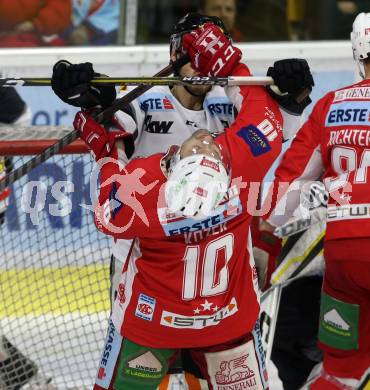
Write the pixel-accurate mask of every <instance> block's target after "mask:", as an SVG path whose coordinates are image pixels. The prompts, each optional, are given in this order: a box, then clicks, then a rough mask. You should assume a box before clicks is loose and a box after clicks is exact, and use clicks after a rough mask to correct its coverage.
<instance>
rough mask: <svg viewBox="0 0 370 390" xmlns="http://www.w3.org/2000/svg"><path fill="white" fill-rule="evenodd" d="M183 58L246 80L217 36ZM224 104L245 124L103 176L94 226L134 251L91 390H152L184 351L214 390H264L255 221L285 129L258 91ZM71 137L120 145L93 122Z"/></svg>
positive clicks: (112, 163)
mask: <svg viewBox="0 0 370 390" xmlns="http://www.w3.org/2000/svg"><path fill="white" fill-rule="evenodd" d="M184 46H185V49H186V50H187V52H188V53H189V55H190V57H191V61H192V66H193V67H194V68H195V69H197V70H198V71H199V72H200V74H202V75H212V76H215V75H217V76H227V75H231V74H232V75H245V76H246V75H249V74H250V73H249V70H248V68H247V67H246V66H245V65H243V64H241V63H239V60H240V57H241V53H240V51H239V49H237V48H236V47H234V46H233V45H232V44H231V43H230V41H229V40H228V39H226V38H225V36H224V35H223V34H222V33H221V31H220V30H219V28H218V27H216V26H215V25H213V24H208V23H206V24H205V25H203V26H202V27H200V28H198V29H196V30H195V31H193V32H191V33H190V34H188V35H187V36H185V37H184ZM215 59H217V61H215ZM228 92H229V97H230V99H231V100H232V102H233V103H234V104H235V105H236V107H237V109H238V111H239V114H238V116H237V118H236V121H235V122H234V124H233V125H232V126H231V127H230V128H229V129H226V130H225V133H223V134H219V135H217V137H216V138H215V139H214V138H213V137H212V136H211V133H209V132H208V131H205V130H199V131H197V132H195V133H194V134H193V135H192V136H191V137H190V138H189V139H188V140H187V141H185V143H184V144H183V145H182V146H181V148H171V149H170V150H169V152H168V153H167V154H163V153H161V154H156V155H153V156H151V157H148V158H137V159H134V160H132V161H131V162H129V164H128V165H126V166H125V167H123V166H121V167H120V166H119V163H118V162H117V160H116V157H117V154H118V153H119V151H117V150H116V148H115V147H113V149H112V153H111V154H110V155H109V156H108V161H106V162H105V163H104V164H103V165H102V168H101V177H100V181H101V191H100V196H99V204H98V207H97V209H96V211H95V219H96V225H97V227H98V228H99V229H100V230H101V231H103V232H104V233H106V234H109V235H112V236H115V237H117V238H127V239H130V238H132V239H134V245H133V247H132V251H131V254H130V259H129V261H127V262H126V263H125V268H124V269H123V272H122V276H121V283H120V285H119V294H118V298H117V299H116V300H115V302H114V305H113V311H112V316H111V321H110V324H109V332H108V336H107V339H106V343H105V347H104V350H103V354H102V358H101V361H100V365H99V369H98V375H97V379H96V385H95V390H98V389H99V390H100V389H113V388H115V389H143V390H144V389H145V390H149V389H155V388H156V386H157V385H158V384H159V383H160V381H161V379H162V378H163V376H164V375H165V373H166V371H167V369H168V366H169V364H170V362H171V361H172V360H173V359H174V358H175V357H176V354H177V352H178V349H179V348H189V349H190V353H191V355H192V357H193V359H194V361H195V363H196V364H197V365H198V367H199V368H200V370H201V372H202V374H203V375H204V377H205V378H206V379H207V382H208V384H209V386H210V388H211V389H217V388H219V387H220V386H228V385H231V384H232V385H235V386H244V387H248V386H249V387H251V386H252V387H253V388H255V389H256V390H257V389H258V390H262V389H267V388H268V384H267V371H266V367H265V364H264V357H263V350H262V345H261V341H260V329H259V323H258V317H259V300H258V285H257V274H256V269H255V266H254V262H253V258H252V257H251V256H250V254H251V239H250V221H251V218H252V216H251V215H252V214H253V212H254V211H255V208H256V204H257V198H258V192H259V183H260V182H261V181H262V179H263V177H264V176H265V174H266V172H267V170H268V169H269V168H270V166H271V164H272V163H273V161H274V160H275V158H276V157H277V156H278V155H279V153H280V151H281V143H282V126H283V119H282V115H281V113H280V111H279V109H278V105H277V103H276V102H275V101H274V100H273V99H272V97H271V96H270V95H269V94H268V93H267V92H266V90H265V89H264V88H262V87H232V88H230V90H229V91H228ZM74 125H75V127H76V128H77V129H79V130H80V132H81V137H82V138H83V139H84V140H85V141H88V140H90V142H88V144H89V147H90V148H91V149H92V150H94V144H96V145H99V147H100V146H101V144H102V142H101V139H103V140H104V139H107V140H108V141H107V142H108V143H109V144H110V146H111V145H112V144H111V142H110V141H111V140H112V138H109V139H108V138H105V134H106V131H105V129H104V128H103V127H101V126H100V125H99V124H97V123H96V122H94V121H93V120H92V119H91V117H89V115H88V114H86V113H83V112H80V113H78V114H77V116H76V119H75V122H74ZM211 130H212V129H211ZM91 139H95V140H96V142H94V141H93V142H91ZM103 143H104V141H103ZM101 164H102V163H101ZM122 336H123V337H124V339H123V341H122Z"/></svg>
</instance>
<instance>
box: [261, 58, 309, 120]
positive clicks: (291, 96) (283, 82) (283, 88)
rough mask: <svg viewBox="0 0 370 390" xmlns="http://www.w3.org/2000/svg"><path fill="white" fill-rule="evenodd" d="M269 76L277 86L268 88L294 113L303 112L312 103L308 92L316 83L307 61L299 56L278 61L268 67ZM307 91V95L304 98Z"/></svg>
mask: <svg viewBox="0 0 370 390" xmlns="http://www.w3.org/2000/svg"><path fill="white" fill-rule="evenodd" d="M267 76H271V77H272V78H273V79H274V83H275V86H268V87H267V89H268V91H269V93H270V95H271V96H272V97H273V98H274V99H275V100H276V101H277V102H278V103H279V105H280V106H281V107H282V108H284V109H286V110H287V111H289V112H292V113H293V114H299V115H300V114H302V112H303V110H304V109H305V108H306V107H307V106H308V105H309V104H310V103H311V99H310V97H309V96H308V94H309V93H310V92H311V91H312V87H313V86H314V85H315V83H314V81H313V78H312V74H311V70H310V67H309V66H308V63H307V61H306V60H304V59H299V58H289V59H286V60H280V61H276V62H274V66H270V67H269V68H268V70H267ZM276 87H277V88H276ZM305 92H306V93H307V96H305V97H303V98H302V95H304V94H305Z"/></svg>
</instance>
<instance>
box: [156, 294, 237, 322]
mask: <svg viewBox="0 0 370 390" xmlns="http://www.w3.org/2000/svg"><path fill="white" fill-rule="evenodd" d="M212 305H213V303H211V302H208V301H207V300H206V301H205V303H204V304H201V306H202V307H203V308H202V309H200V308H197V309H195V310H194V312H195V313H196V314H198V315H195V316H184V315H182V314H177V313H171V312H169V311H165V310H163V312H162V318H161V325H163V326H168V327H170V328H177V329H203V328H206V327H208V326H214V325H218V324H219V323H220V322H221V321H222V320H223V319H225V318H227V317H230V316H232V315H233V314H235V313H236V312H237V311H238V306H237V303H236V299H235V298H232V299H231V301H230V303H229V304H228V305H227V306H225V307H223V308H221V309H218V308H217V307H216V306H215V307H212Z"/></svg>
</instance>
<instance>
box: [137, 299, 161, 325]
mask: <svg viewBox="0 0 370 390" xmlns="http://www.w3.org/2000/svg"><path fill="white" fill-rule="evenodd" d="M155 305H156V300H155V299H154V298H151V297H149V296H148V295H145V294H143V293H141V294H140V295H139V299H138V302H137V306H136V311H135V316H136V317H139V318H142V319H143V320H147V321H151V320H152V319H153V313H154V309H155Z"/></svg>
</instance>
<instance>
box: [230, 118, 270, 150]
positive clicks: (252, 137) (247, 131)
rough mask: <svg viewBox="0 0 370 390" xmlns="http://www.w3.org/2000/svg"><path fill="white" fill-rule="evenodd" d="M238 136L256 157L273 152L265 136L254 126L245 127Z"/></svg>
mask: <svg viewBox="0 0 370 390" xmlns="http://www.w3.org/2000/svg"><path fill="white" fill-rule="evenodd" d="M236 134H237V135H238V136H239V137H240V138H242V139H243V141H244V142H245V143H246V144H247V145H248V146H249V148H250V150H251V152H252V154H253V156H255V157H257V156H260V155H261V154H264V153H267V152H269V151H270V150H271V146H270V144H269V142H268V140H267V138H266V137H265V135H264V134H263V133H262V132H261V130H259V129H258V128H257V127H255V126H253V125H249V126H246V127H243V128H242V129H240V130H239V131H238V132H237V133H236Z"/></svg>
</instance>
